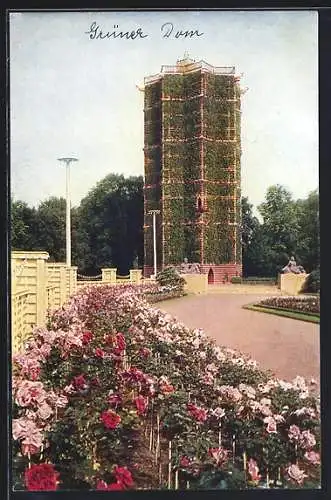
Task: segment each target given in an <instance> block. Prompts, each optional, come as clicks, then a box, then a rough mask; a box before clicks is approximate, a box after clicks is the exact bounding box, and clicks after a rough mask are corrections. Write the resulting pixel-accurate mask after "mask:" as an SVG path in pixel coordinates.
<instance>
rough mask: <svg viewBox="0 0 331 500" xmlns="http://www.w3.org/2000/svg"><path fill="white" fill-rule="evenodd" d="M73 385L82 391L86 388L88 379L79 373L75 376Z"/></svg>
mask: <svg viewBox="0 0 331 500" xmlns="http://www.w3.org/2000/svg"><path fill="white" fill-rule="evenodd" d="M72 385H73V386H74V388H75V389H76V390H77V391H80V390H81V389H85V387H86V380H85V377H84V375H77V377H74V379H73V383H72Z"/></svg>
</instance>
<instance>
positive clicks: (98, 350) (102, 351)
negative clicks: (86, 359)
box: [94, 347, 105, 358]
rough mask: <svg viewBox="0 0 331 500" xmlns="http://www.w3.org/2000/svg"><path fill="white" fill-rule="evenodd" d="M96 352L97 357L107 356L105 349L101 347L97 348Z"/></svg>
mask: <svg viewBox="0 0 331 500" xmlns="http://www.w3.org/2000/svg"><path fill="white" fill-rule="evenodd" d="M94 354H95V356H96V357H97V358H104V357H105V351H104V350H103V349H100V347H97V348H96V350H95V351H94Z"/></svg>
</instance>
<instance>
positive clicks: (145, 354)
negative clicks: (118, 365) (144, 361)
mask: <svg viewBox="0 0 331 500" xmlns="http://www.w3.org/2000/svg"><path fill="white" fill-rule="evenodd" d="M139 354H140V356H142V357H143V358H148V356H150V355H151V354H152V351H151V350H150V349H148V347H142V348H141V349H139Z"/></svg>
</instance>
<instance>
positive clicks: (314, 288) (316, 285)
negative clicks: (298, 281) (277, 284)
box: [302, 268, 320, 293]
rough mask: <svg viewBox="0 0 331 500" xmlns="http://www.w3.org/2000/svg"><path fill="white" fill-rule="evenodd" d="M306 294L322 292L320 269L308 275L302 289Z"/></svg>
mask: <svg viewBox="0 0 331 500" xmlns="http://www.w3.org/2000/svg"><path fill="white" fill-rule="evenodd" d="M302 291H303V292H304V293H318V292H319V291H320V269H319V268H318V269H315V270H314V271H312V272H311V273H310V274H308V276H307V278H306V280H305V283H304V285H303V287H302Z"/></svg>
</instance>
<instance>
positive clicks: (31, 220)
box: [10, 200, 37, 250]
mask: <svg viewBox="0 0 331 500" xmlns="http://www.w3.org/2000/svg"><path fill="white" fill-rule="evenodd" d="M10 219H11V220H10V226H11V248H12V250H35V249H36V248H37V238H36V232H35V231H36V221H37V211H36V209H35V208H33V207H32V208H31V207H29V206H28V204H27V203H25V202H24V201H19V200H18V201H12V203H11V214H10Z"/></svg>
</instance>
